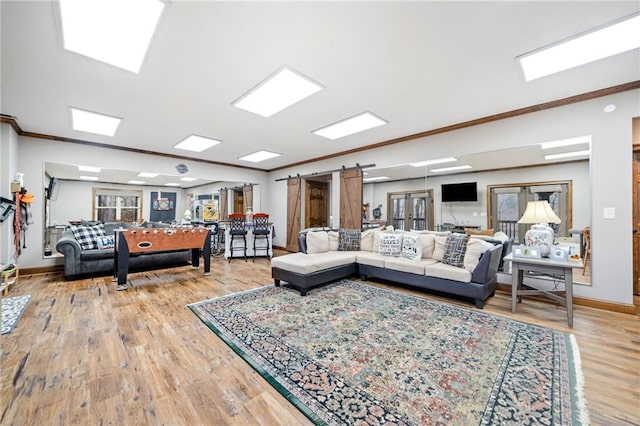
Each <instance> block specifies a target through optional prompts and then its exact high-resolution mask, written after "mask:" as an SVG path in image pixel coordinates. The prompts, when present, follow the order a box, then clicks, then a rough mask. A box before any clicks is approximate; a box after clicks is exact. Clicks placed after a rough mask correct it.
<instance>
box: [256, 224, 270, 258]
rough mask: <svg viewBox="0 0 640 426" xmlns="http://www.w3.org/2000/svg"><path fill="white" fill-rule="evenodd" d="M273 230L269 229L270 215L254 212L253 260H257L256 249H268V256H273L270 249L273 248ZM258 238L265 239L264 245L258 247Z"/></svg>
mask: <svg viewBox="0 0 640 426" xmlns="http://www.w3.org/2000/svg"><path fill="white" fill-rule="evenodd" d="M270 233H271V230H270V229H269V215H268V214H266V213H254V214H253V261H254V262H255V261H256V250H266V251H267V256H269V258H271V255H269V250H270V249H271V245H270V244H269V234H270ZM258 238H260V239H263V238H264V241H265V245H264V247H258V248H256V241H257V240H258Z"/></svg>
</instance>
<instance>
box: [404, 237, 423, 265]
mask: <svg viewBox="0 0 640 426" xmlns="http://www.w3.org/2000/svg"><path fill="white" fill-rule="evenodd" d="M402 257H406V258H407V259H410V260H420V259H422V241H420V235H412V234H409V233H405V234H403V235H402Z"/></svg>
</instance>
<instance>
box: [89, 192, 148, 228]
mask: <svg viewBox="0 0 640 426" xmlns="http://www.w3.org/2000/svg"><path fill="white" fill-rule="evenodd" d="M93 200H94V203H93V206H94V209H93V220H99V221H101V222H137V221H138V220H139V219H140V218H142V191H132V190H119V189H105V188H94V189H93Z"/></svg>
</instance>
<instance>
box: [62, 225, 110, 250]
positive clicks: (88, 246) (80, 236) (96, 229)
mask: <svg viewBox="0 0 640 426" xmlns="http://www.w3.org/2000/svg"><path fill="white" fill-rule="evenodd" d="M71 232H72V233H73V237H74V238H75V239H76V241H77V242H78V244H80V248H81V249H82V250H92V249H96V248H98V237H104V236H106V234H105V232H104V225H103V224H99V225H96V226H83V225H77V226H76V225H71Z"/></svg>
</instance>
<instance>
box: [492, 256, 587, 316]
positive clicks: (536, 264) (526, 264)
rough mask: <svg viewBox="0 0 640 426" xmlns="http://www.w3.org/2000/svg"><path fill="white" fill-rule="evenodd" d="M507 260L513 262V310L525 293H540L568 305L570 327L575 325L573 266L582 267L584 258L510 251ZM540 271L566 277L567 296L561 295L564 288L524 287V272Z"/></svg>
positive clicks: (505, 259) (513, 310) (565, 290)
mask: <svg viewBox="0 0 640 426" xmlns="http://www.w3.org/2000/svg"><path fill="white" fill-rule="evenodd" d="M504 261H505V262H511V264H512V267H511V312H513V313H515V312H516V303H517V302H518V301H519V300H522V297H521V296H523V295H527V294H540V295H543V296H545V297H548V298H549V299H552V300H555V301H557V302H561V303H562V304H564V305H565V306H566V307H567V321H568V324H569V327H573V268H582V266H583V265H582V260H566V261H563V260H555V259H548V258H542V259H535V258H527V257H513V253H509V254H508V255H507V256H505V258H504ZM525 271H528V272H539V273H543V274H550V275H558V276H562V277H563V278H564V286H565V289H564V293H565V297H562V296H559V295H558V293H562V292H563V291H562V290H542V289H538V288H534V287H532V286H531V285H529V284H527V287H529V288H530V289H528V290H527V289H523V288H522V287H523V282H522V280H523V278H524V272H525Z"/></svg>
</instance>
